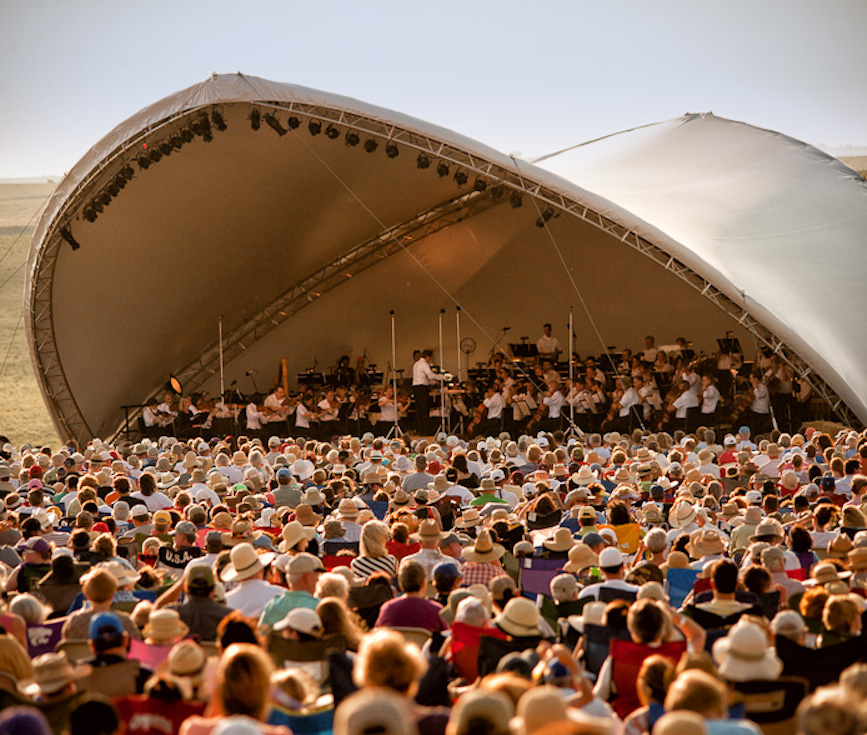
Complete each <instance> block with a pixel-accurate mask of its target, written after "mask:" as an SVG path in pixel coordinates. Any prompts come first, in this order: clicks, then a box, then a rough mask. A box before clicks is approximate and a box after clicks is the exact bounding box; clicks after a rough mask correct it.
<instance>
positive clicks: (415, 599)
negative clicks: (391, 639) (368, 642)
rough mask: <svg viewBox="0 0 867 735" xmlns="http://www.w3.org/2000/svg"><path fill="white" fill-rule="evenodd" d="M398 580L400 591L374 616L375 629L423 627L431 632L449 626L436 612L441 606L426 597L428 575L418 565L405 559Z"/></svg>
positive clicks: (409, 559)
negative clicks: (375, 617)
mask: <svg viewBox="0 0 867 735" xmlns="http://www.w3.org/2000/svg"><path fill="white" fill-rule="evenodd" d="M397 582H398V585H399V586H400V589H401V591H402V592H403V594H402V595H401V596H400V597H396V598H395V599H393V600H389V601H388V602H386V603H385V604H384V605H383V606H382V608H381V609H380V612H379V617H377V619H376V627H377V628H382V627H392V628H394V627H409V628H425V629H427V630H430V631H432V632H434V631H441V630H446V629H447V628H448V624H447V623H446V622H445V621H444V620H443V619H442V617H441V616H440V614H439V611H440V610H441V609H442V605H440V604H439V603H437V602H433V601H432V600H428V599H427V574H426V573H425V569H424V567H423V566H422V565H421V564H419V563H418V562H415V561H413V560H412V559H411V558H406V559H404V560H403V561H402V562H401V564H400V569H399V570H398V574H397Z"/></svg>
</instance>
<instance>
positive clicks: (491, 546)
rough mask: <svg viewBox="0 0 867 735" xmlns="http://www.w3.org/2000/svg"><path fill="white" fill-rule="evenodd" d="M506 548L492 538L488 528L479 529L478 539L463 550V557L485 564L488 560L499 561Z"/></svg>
mask: <svg viewBox="0 0 867 735" xmlns="http://www.w3.org/2000/svg"><path fill="white" fill-rule="evenodd" d="M505 553H506V549H505V548H504V547H503V546H501V545H500V544H495V543H494V542H493V540H492V539H491V532H490V531H488V530H487V529H482V530H481V531H479V535H478V536H477V537H476V541H475V543H474V544H473V545H472V546H468V547H467V548H466V549H464V551H463V557H464V559H466V560H467V561H471V562H477V563H479V564H485V563H487V562H492V561H497V559H499V558H500V557H502V556H503V554H505Z"/></svg>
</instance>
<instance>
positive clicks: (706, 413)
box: [701, 375, 720, 426]
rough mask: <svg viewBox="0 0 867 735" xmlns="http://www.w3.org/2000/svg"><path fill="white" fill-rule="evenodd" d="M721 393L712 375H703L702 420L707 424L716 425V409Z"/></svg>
mask: <svg viewBox="0 0 867 735" xmlns="http://www.w3.org/2000/svg"><path fill="white" fill-rule="evenodd" d="M719 402H720V393H719V390H718V389H717V387H716V385H714V381H713V378H712V377H711V376H710V375H702V376H701V421H702V423H703V424H704V425H705V426H716V410H717V406H719Z"/></svg>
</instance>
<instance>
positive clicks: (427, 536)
mask: <svg viewBox="0 0 867 735" xmlns="http://www.w3.org/2000/svg"><path fill="white" fill-rule="evenodd" d="M447 536H448V534H447V533H443V532H442V531H440V530H439V528H438V527H437V524H436V521H435V520H433V519H431V518H428V519H426V520H424V521H422V522H421V526H420V527H419V529H418V532H417V533H413V534H411V535H410V537H409V538H410V540H411V541H433V540H434V539H438V540H440V541H442V540H443V539H444V538H446V537H447Z"/></svg>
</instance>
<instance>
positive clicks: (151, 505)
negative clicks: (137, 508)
mask: <svg viewBox="0 0 867 735" xmlns="http://www.w3.org/2000/svg"><path fill="white" fill-rule="evenodd" d="M130 497H131V498H135V499H136V500H143V501H144V504H145V505H146V506H147V509H148V510H149V511H150V512H151V513H156V512H157V511H158V510H163V509H164V508H171V507H172V505H174V503H172V501H171V500H169V497H168V496H167V495H164V494H163V493H161V492H155V493H154V494H153V495H148V496H147V497H145V496H144V495H143V494H142V493H141V491H139V490H136V491H135V492H134V493H130Z"/></svg>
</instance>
